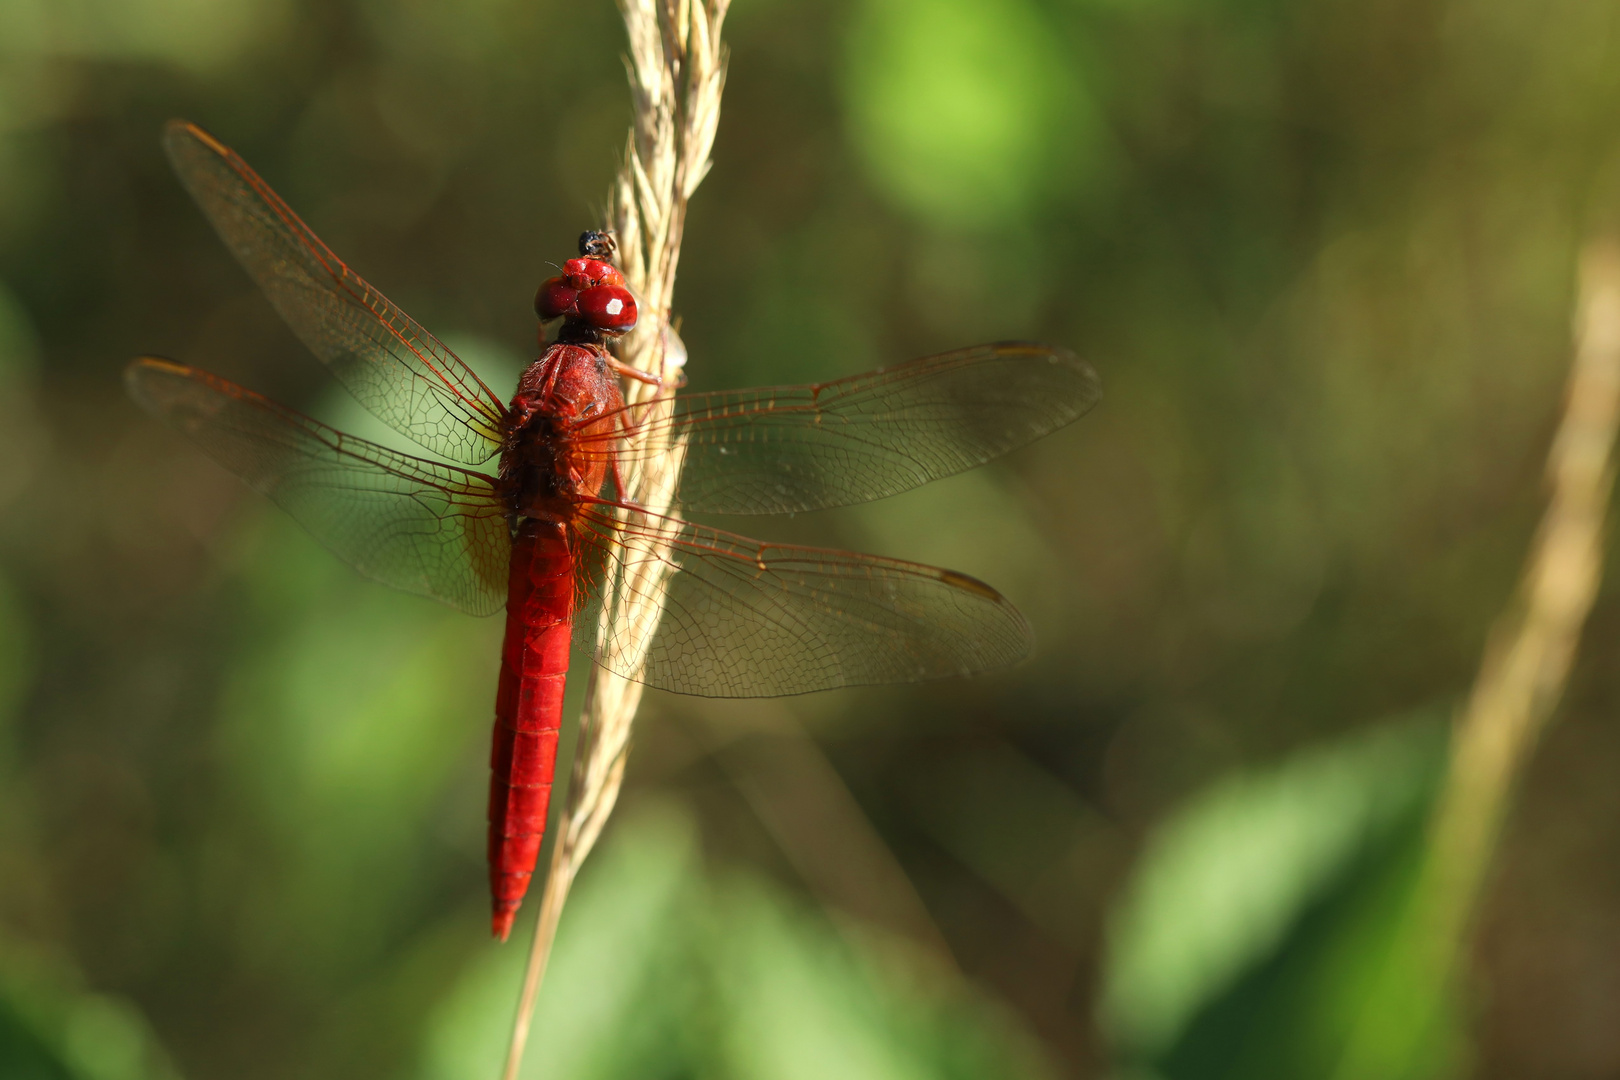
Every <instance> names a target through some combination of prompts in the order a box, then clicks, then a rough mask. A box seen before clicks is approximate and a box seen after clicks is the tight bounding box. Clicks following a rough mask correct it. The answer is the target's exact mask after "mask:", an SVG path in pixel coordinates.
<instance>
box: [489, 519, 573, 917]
mask: <svg viewBox="0 0 1620 1080" xmlns="http://www.w3.org/2000/svg"><path fill="white" fill-rule="evenodd" d="M573 625H574V557H573V554H572V553H571V552H570V551H569V549H568V541H567V538H566V537H565V536H564V529H563V526H561V525H558V524H556V523H553V522H546V521H537V520H534V519H532V518H525V519H522V523H521V524H520V525H519V527H518V534H517V536H516V538H515V539H514V540H513V542H512V572H511V577H510V579H509V581H508V585H507V599H506V642H505V644H504V645H503V646H502V648H501V679H500V686H499V688H498V690H497V691H496V695H495V745H494V748H493V751H492V753H491V755H490V778H489V884H490V892H491V894H492V897H493V900H494V918H493V920H492V926H493V929H494V931H495V935H496V936H497V937H499V938H500V939H501V940H502V941H505V940H506V936H507V935H508V934H509V933H511V931H512V919H513V917H514V916H515V915H516V914H517V909H518V905H519V904H521V903H522V902H523V894H524V893H525V892H527V891H528V888H529V877H530V876H531V875H532V874H533V873H534V864H535V860H536V858H537V857H538V856H539V854H540V842H541V840H543V839H544V838H545V832H546V811H547V809H548V808H549V807H550V805H551V781H552V774H553V772H554V771H555V769H556V765H557V734H558V731H559V729H560V728H561V727H562V705H563V689H564V686H565V684H566V682H567V679H568V647H569V641H570V639H571V638H572V636H573Z"/></svg>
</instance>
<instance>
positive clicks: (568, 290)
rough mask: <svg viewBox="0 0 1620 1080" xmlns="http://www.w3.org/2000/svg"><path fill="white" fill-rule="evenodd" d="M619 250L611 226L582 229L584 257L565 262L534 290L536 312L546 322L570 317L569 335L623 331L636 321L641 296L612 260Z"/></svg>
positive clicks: (581, 253)
mask: <svg viewBox="0 0 1620 1080" xmlns="http://www.w3.org/2000/svg"><path fill="white" fill-rule="evenodd" d="M616 250H617V247H616V245H615V244H614V241H613V234H612V233H610V232H605V231H604V232H598V231H596V230H594V229H593V230H591V231H589V232H585V233H582V234H580V238H579V258H577V259H569V260H568V261H567V262H566V263H564V264H563V272H562V274H560V275H559V276H557V277H554V278H548V279H547V280H546V281H545V282H543V283H542V284H541V286H540V290H539V291H538V292H536V293H535V294H534V313H535V314H536V315H538V316H540V321H541V322H542V323H545V322H550V321H551V320H552V319H557V318H561V319H564V320H566V321H565V322H564V324H563V330H564V333H565V334H568V335H569V336H570V337H580V336H590V337H603V336H606V337H618V336H619V335H620V334H623V333H625V332H627V331H629V330H631V329H633V328H634V327H635V325H636V298H635V296H634V295H632V294H631V292H630V290H629V289H627V288H625V285H624V275H623V274H621V273H619V268H618V267H616V266H614V265H613V264H612V263H611V262H609V261H608V260H609V259H610V258H612V256H613V253H614V252H615V251H616Z"/></svg>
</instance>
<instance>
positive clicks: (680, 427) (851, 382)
mask: <svg viewBox="0 0 1620 1080" xmlns="http://www.w3.org/2000/svg"><path fill="white" fill-rule="evenodd" d="M1101 396H1102V384H1101V381H1100V380H1099V379H1098V378H1097V373H1096V372H1095V371H1093V370H1092V368H1091V366H1090V365H1088V364H1086V363H1085V362H1084V361H1082V360H1080V359H1079V358H1078V357H1076V356H1075V355H1074V354H1073V353H1071V352H1068V351H1066V350H1064V349H1054V348H1051V347H1049V346H1046V345H1032V344H1026V343H1020V342H1003V343H999V344H994V345H977V346H974V347H973V348H969V349H959V350H957V351H956V352H949V353H942V354H941V355H939V356H929V357H924V358H923V359H920V360H913V361H911V362H910V363H906V364H901V365H899V366H897V367H893V368H884V369H880V370H878V371H873V372H870V373H868V374H865V375H855V376H851V377H850V378H847V379H837V380H834V381H833V382H827V383H813V384H811V385H808V386H783V387H767V388H764V389H759V390H737V391H724V392H721V393H715V394H694V395H692V396H690V397H682V398H677V399H676V400H675V404H674V409H673V413H672V414H671V415H669V416H668V417H665V418H643V417H641V416H639V415H638V408H639V407H637V406H631V407H629V408H627V409H626V410H625V417H626V425H627V426H628V427H630V428H632V429H635V428H636V427H637V426H638V423H639V426H640V428H641V429H643V430H647V431H649V432H652V431H656V432H659V433H668V435H669V436H670V437H672V438H679V439H685V440H686V466H685V469H684V471H683V472H682V474H681V485H680V494H679V499H680V503H681V505H682V506H683V507H685V508H686V509H687V510H689V511H694V512H700V513H711V514H782V513H795V512H798V511H804V510H815V509H819V508H822V507H829V506H846V505H849V504H851V503H859V502H866V501H868V500H871V499H881V498H884V497H885V496H888V495H895V494H898V493H900V492H902V491H909V490H910V489H911V488H914V487H917V486H919V485H921V484H926V483H928V482H929V481H930V480H937V479H939V478H940V477H942V476H950V475H952V474H954V473H958V472H962V471H963V470H965V469H971V468H973V467H974V466H975V465H982V464H984V463H985V462H987V461H989V460H991V459H992V458H995V457H999V456H1000V455H1002V454H1005V453H1007V452H1008V451H1010V450H1015V449H1017V448H1018V447H1020V446H1024V445H1025V444H1027V443H1030V442H1033V441H1034V440H1036V439H1038V438H1040V437H1041V436H1043V435H1047V434H1050V433H1051V432H1053V431H1055V430H1057V429H1058V428H1060V427H1063V426H1064V425H1065V424H1068V423H1071V422H1073V421H1074V420H1077V419H1078V418H1079V417H1081V416H1082V415H1084V414H1085V413H1086V411H1087V410H1089V409H1090V408H1091V407H1092V406H1093V405H1095V404H1097V402H1098V400H1099V399H1100V398H1101ZM580 441H581V443H582V444H583V445H585V446H586V447H587V451H586V452H587V453H594V454H602V455H605V456H615V455H617V456H619V457H620V458H621V460H622V459H623V458H624V457H625V456H633V455H635V454H636V453H638V451H637V450H635V449H634V448H621V447H618V446H616V445H615V444H614V443H612V442H610V441H608V440H605V439H602V440H598V441H595V442H592V441H591V440H590V439H588V438H582V439H581V440H580ZM637 442H638V443H639V440H637Z"/></svg>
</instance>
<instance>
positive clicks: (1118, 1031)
mask: <svg viewBox="0 0 1620 1080" xmlns="http://www.w3.org/2000/svg"><path fill="white" fill-rule="evenodd" d="M1443 744H1444V740H1443V737H1442V735H1441V728H1440V726H1439V725H1438V724H1436V723H1434V722H1432V720H1431V719H1428V718H1415V719H1412V720H1409V721H1406V722H1403V723H1394V724H1386V725H1381V726H1379V727H1377V728H1374V729H1373V730H1371V731H1367V732H1364V733H1360V734H1357V735H1355V736H1352V737H1350V738H1348V739H1345V740H1344V741H1342V742H1340V743H1337V744H1335V745H1331V746H1327V747H1323V748H1318V749H1313V750H1309V751H1307V752H1305V753H1302V754H1300V755H1298V756H1297V757H1295V758H1293V759H1291V760H1289V761H1286V762H1284V763H1282V764H1281V765H1279V766H1277V767H1275V768H1273V769H1270V770H1267V771H1263V772H1259V771H1257V772H1251V773H1246V774H1242V775H1239V776H1236V777H1233V778H1231V779H1228V780H1224V781H1222V782H1220V783H1218V784H1217V785H1216V786H1215V787H1213V788H1212V789H1210V790H1209V791H1207V792H1205V793H1204V794H1203V795H1200V796H1198V797H1196V798H1194V799H1193V800H1192V801H1191V802H1190V803H1189V804H1188V805H1187V806H1186V807H1184V808H1183V809H1182V810H1181V811H1180V812H1179V813H1177V814H1176V815H1175V816H1174V817H1173V818H1171V820H1169V821H1168V822H1166V823H1165V824H1164V825H1163V826H1162V827H1161V828H1160V829H1159V831H1158V833H1157V834H1156V835H1155V836H1154V837H1153V838H1152V839H1151V841H1150V842H1149V844H1148V847H1147V850H1146V851H1145V853H1144V854H1143V856H1142V859H1141V862H1140V863H1139V865H1138V868H1137V870H1136V873H1135V875H1134V877H1133V879H1132V880H1131V882H1130V883H1129V884H1128V886H1127V887H1126V889H1125V891H1124V893H1123V895H1122V897H1121V899H1120V901H1119V902H1118V904H1117V906H1116V908H1115V910H1114V913H1113V917H1112V919H1111V922H1110V933H1109V958H1108V963H1107V967H1106V972H1105V976H1104V988H1103V995H1102V1005H1101V1009H1100V1012H1101V1022H1102V1025H1103V1027H1104V1029H1105V1031H1106V1032H1107V1033H1108V1034H1109V1036H1110V1037H1111V1038H1112V1040H1113V1042H1114V1044H1115V1046H1116V1047H1117V1048H1118V1049H1119V1051H1120V1052H1121V1055H1122V1056H1123V1057H1125V1058H1126V1059H1129V1060H1135V1061H1139V1062H1159V1063H1167V1062H1168V1063H1179V1065H1180V1067H1177V1068H1175V1069H1174V1070H1173V1071H1174V1074H1175V1075H1188V1076H1193V1075H1197V1076H1206V1075H1228V1074H1227V1073H1226V1072H1224V1071H1222V1070H1219V1069H1213V1070H1212V1071H1211V1070H1206V1069H1205V1068H1204V1067H1203V1065H1200V1064H1199V1063H1198V1062H1202V1063H1203V1064H1204V1065H1212V1064H1213V1062H1214V1061H1215V1060H1217V1059H1221V1058H1222V1057H1223V1055H1222V1053H1220V1052H1217V1051H1215V1050H1213V1049H1210V1048H1208V1047H1207V1046H1206V1047H1205V1049H1204V1051H1200V1052H1199V1053H1197V1054H1193V1055H1192V1056H1193V1057H1194V1058H1196V1059H1198V1060H1197V1061H1195V1062H1194V1063H1192V1064H1191V1065H1189V1063H1188V1062H1187V1060H1185V1057H1186V1045H1185V1044H1186V1041H1187V1040H1188V1039H1192V1040H1193V1041H1195V1042H1196V1041H1198V1039H1197V1037H1198V1036H1199V1035H1200V1032H1201V1031H1202V1032H1203V1034H1205V1035H1207V1034H1208V1029H1209V1024H1208V1023H1205V1024H1204V1028H1202V1029H1200V1028H1199V1024H1200V1023H1201V1022H1203V1021H1205V1020H1206V1018H1207V1017H1209V1016H1211V1015H1213V1014H1216V1013H1221V1012H1222V1011H1223V1010H1224V1012H1225V1013H1226V1014H1227V1015H1225V1016H1224V1018H1223V1019H1222V1020H1221V1022H1220V1023H1218V1024H1215V1025H1214V1027H1215V1028H1216V1029H1218V1030H1220V1031H1223V1032H1225V1033H1226V1034H1227V1035H1229V1036H1232V1037H1238V1036H1237V1035H1236V1034H1235V1033H1238V1032H1240V1031H1242V1030H1244V1029H1245V1027H1246V1023H1245V1021H1244V1019H1243V1018H1242V1017H1240V1016H1234V1015H1230V1014H1231V1013H1232V1011H1233V1009H1237V1010H1238V1011H1239V1012H1242V1011H1243V1010H1244V1008H1245V1006H1244V1005H1243V1002H1242V1000H1240V999H1244V998H1245V993H1244V991H1245V990H1252V989H1253V987H1252V986H1250V987H1246V986H1245V985H1244V982H1245V980H1246V979H1248V978H1249V977H1250V976H1251V975H1257V974H1261V973H1262V970H1263V969H1265V968H1266V966H1267V965H1268V964H1272V965H1275V964H1279V963H1281V964H1283V965H1284V966H1287V964H1288V963H1289V962H1290V961H1289V958H1288V956H1287V954H1288V953H1289V951H1290V949H1293V950H1294V951H1296V952H1297V951H1299V949H1301V948H1305V951H1307V952H1311V953H1312V954H1313V955H1314V956H1315V959H1316V960H1317V961H1320V962H1321V963H1323V964H1325V963H1326V962H1327V960H1328V959H1329V955H1328V954H1332V953H1333V952H1334V950H1335V948H1336V945H1335V942H1336V941H1338V940H1339V939H1345V940H1348V939H1349V938H1352V937H1356V936H1357V935H1359V936H1360V937H1361V938H1363V939H1367V940H1365V941H1364V943H1363V944H1364V946H1365V947H1364V948H1363V949H1361V950H1360V951H1362V952H1367V951H1368V950H1372V949H1375V946H1376V939H1380V938H1383V937H1387V936H1388V933H1389V932H1390V929H1391V928H1392V927H1393V925H1394V924H1395V923H1396V922H1398V920H1399V916H1400V913H1401V911H1403V910H1404V897H1405V896H1406V895H1407V894H1408V893H1409V892H1410V888H1411V880H1412V876H1413V875H1414V874H1415V870H1416V858H1415V856H1414V854H1413V853H1412V844H1413V839H1412V838H1413V836H1414V834H1415V830H1417V829H1418V828H1419V825H1420V822H1421V818H1422V812H1423V810H1424V808H1425V807H1426V806H1427V804H1428V801H1429V798H1430V796H1431V795H1432V793H1433V790H1434V786H1435V783H1436V780H1437V777H1438V775H1439V763H1440V761H1441V750H1442V748H1443ZM1307 939H1309V942H1310V944H1309V948H1306V947H1305V946H1306V942H1307ZM1340 951H1342V950H1340ZM1315 966H1317V965H1307V967H1308V968H1311V967H1315ZM1329 966H1331V965H1329ZM1322 970H1326V969H1325V968H1323V969H1322ZM1313 977H1316V978H1320V971H1318V973H1317V975H1316V976H1313ZM1346 979H1347V981H1346V982H1345V983H1344V984H1343V985H1342V986H1341V987H1339V989H1338V990H1336V991H1334V992H1337V993H1340V994H1344V993H1349V994H1351V996H1352V997H1353V994H1354V987H1355V986H1356V985H1360V984H1361V983H1362V982H1363V981H1364V980H1361V979H1356V978H1351V977H1349V976H1346ZM1278 1004H1279V1003H1277V1002H1272V1006H1276V1005H1278ZM1284 1004H1285V1003H1284ZM1248 1005H1249V1006H1254V1005H1255V1002H1254V1001H1249V1002H1248ZM1347 1007H1351V1006H1347ZM1346 1023H1348V1021H1347V1022H1346ZM1328 1026H1329V1027H1334V1026H1335V1025H1333V1024H1329V1025H1328ZM1295 1034H1297V1033H1295ZM1324 1038H1326V1039H1328V1041H1334V1040H1336V1039H1338V1038H1339V1036H1337V1035H1332V1034H1324ZM1340 1041H1342V1040H1340ZM1228 1049H1230V1048H1228ZM1234 1052H1235V1051H1234ZM1178 1053H1179V1056H1178ZM1240 1056H1241V1055H1240ZM1328 1056H1329V1057H1331V1054H1329V1055H1328ZM1234 1075H1235V1074H1234ZM1281 1075H1287V1074H1286V1073H1285V1074H1281Z"/></svg>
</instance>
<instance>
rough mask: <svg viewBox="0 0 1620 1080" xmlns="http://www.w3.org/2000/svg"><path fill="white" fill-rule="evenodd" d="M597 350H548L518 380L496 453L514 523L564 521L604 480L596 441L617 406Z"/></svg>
mask: <svg viewBox="0 0 1620 1080" xmlns="http://www.w3.org/2000/svg"><path fill="white" fill-rule="evenodd" d="M606 359H607V354H606V352H605V351H604V350H603V348H602V346H601V345H597V344H570V343H565V342H559V343H556V344H553V345H550V346H548V347H547V348H546V350H545V352H543V353H541V354H540V358H539V359H538V360H536V361H535V362H534V363H533V364H530V365H529V368H528V370H527V371H525V372H524V373H523V377H522V378H521V379H519V380H518V388H517V393H516V394H514V395H513V396H512V403H511V406H510V409H509V415H510V417H511V426H510V428H509V429H508V431H507V435H506V438H505V439H504V440H503V442H502V447H501V464H500V481H501V487H502V495H503V501H504V502H505V503H506V506H507V509H508V511H509V512H510V513H512V514H513V515H515V516H517V517H527V518H536V519H539V520H543V521H559V522H562V521H568V520H570V519H571V518H572V517H573V516H574V513H575V511H576V508H577V507H578V505H579V504H580V502H581V501H582V500H588V499H591V498H593V497H595V496H596V495H597V494H598V493H599V492H600V491H601V490H602V484H603V482H604V481H605V480H606V478H607V461H608V458H607V456H606V454H605V452H604V451H603V446H604V445H605V441H604V440H603V439H602V438H601V436H603V435H610V434H612V432H613V430H614V428H615V425H617V424H618V423H619V420H620V415H619V410H620V409H622V408H623V407H624V399H623V397H622V395H621V394H620V392H619V384H618V382H617V381H616V380H615V378H614V377H613V375H612V373H611V372H610V371H609V370H608V367H607V363H606Z"/></svg>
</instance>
